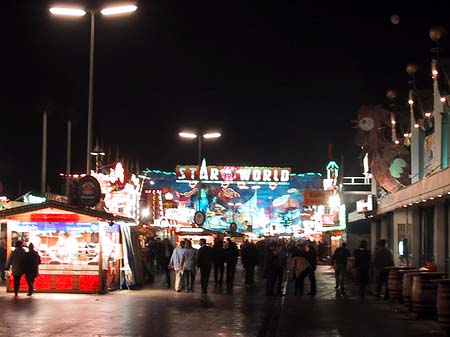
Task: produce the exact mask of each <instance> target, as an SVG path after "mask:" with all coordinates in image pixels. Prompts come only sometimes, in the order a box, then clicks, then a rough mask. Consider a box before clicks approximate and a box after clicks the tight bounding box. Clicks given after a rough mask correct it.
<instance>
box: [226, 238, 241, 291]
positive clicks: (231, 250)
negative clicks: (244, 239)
mask: <svg viewBox="0 0 450 337" xmlns="http://www.w3.org/2000/svg"><path fill="white" fill-rule="evenodd" d="M238 258H239V250H238V247H237V245H236V243H234V242H233V241H231V239H230V238H227V247H226V248H225V263H226V266H227V279H226V281H227V290H228V291H229V292H230V291H232V290H233V285H234V273H235V272H236V264H237V262H238Z"/></svg>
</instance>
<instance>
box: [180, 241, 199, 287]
mask: <svg viewBox="0 0 450 337" xmlns="http://www.w3.org/2000/svg"><path fill="white" fill-rule="evenodd" d="M196 271H197V249H195V248H193V247H192V243H191V241H190V240H186V241H185V242H184V264H183V278H184V286H185V287H186V292H187V293H190V292H193V291H194V283H195V273H196Z"/></svg>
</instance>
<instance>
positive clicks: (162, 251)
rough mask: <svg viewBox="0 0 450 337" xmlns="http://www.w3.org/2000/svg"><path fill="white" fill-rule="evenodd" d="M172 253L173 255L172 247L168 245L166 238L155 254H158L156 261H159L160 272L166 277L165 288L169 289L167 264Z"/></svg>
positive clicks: (169, 281)
mask: <svg viewBox="0 0 450 337" xmlns="http://www.w3.org/2000/svg"><path fill="white" fill-rule="evenodd" d="M172 253H173V246H172V244H171V243H170V241H169V239H167V238H165V239H163V241H162V243H161V247H160V248H159V249H158V252H157V254H158V255H157V259H158V261H159V264H160V267H161V270H162V271H163V272H164V274H165V275H166V282H167V288H170V287H171V280H170V269H169V263H170V257H171V256H172Z"/></svg>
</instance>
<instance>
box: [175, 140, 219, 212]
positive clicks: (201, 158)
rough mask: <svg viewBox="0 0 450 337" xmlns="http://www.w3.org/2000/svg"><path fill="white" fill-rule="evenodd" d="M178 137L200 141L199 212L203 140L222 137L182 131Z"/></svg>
mask: <svg viewBox="0 0 450 337" xmlns="http://www.w3.org/2000/svg"><path fill="white" fill-rule="evenodd" d="M178 135H179V136H180V137H181V138H187V139H195V138H197V139H198V195H197V202H198V205H197V210H200V208H201V207H200V196H201V193H200V183H201V180H200V168H201V166H202V140H203V139H217V138H220V137H221V136H222V135H221V134H220V133H219V132H211V133H203V134H196V133H192V132H186V131H182V132H179V133H178Z"/></svg>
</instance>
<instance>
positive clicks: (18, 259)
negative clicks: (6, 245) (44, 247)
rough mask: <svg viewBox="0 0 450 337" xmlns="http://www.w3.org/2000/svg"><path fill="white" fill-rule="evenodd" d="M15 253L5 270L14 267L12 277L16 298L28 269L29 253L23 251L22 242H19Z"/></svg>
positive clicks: (9, 259)
mask: <svg viewBox="0 0 450 337" xmlns="http://www.w3.org/2000/svg"><path fill="white" fill-rule="evenodd" d="M14 247H15V249H14V251H13V252H12V253H11V254H10V256H9V258H8V261H7V262H6V265H5V270H9V268H10V267H11V266H12V275H13V278H14V296H17V295H18V292H19V288H20V279H21V277H22V275H24V274H25V271H26V267H27V252H25V250H24V249H23V244H22V241H21V240H17V241H16V243H15V245H14Z"/></svg>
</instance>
